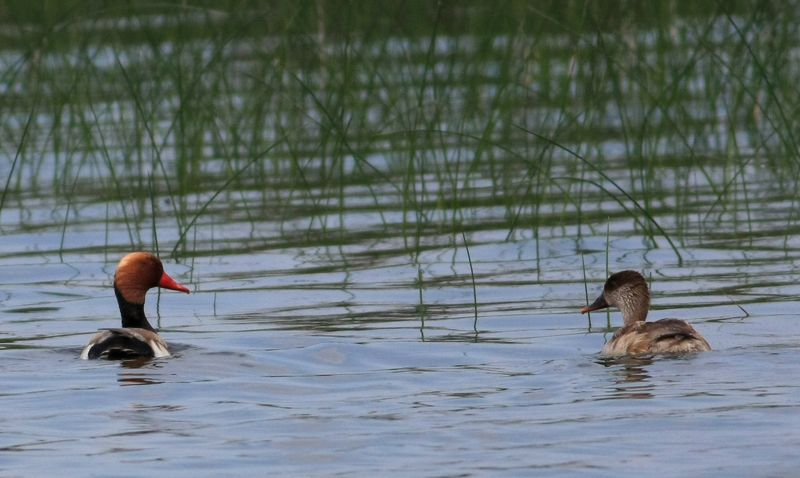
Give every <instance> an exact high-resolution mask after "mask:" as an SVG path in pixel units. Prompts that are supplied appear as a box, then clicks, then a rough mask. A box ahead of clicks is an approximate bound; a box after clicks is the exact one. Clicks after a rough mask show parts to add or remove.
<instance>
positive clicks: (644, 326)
mask: <svg viewBox="0 0 800 478" xmlns="http://www.w3.org/2000/svg"><path fill="white" fill-rule="evenodd" d="M709 350H711V346H710V345H709V344H708V342H707V341H706V339H704V338H703V336H702V335H700V334H699V333H698V332H697V331H696V330H695V329H694V327H692V326H691V325H689V324H688V323H686V322H684V321H683V320H678V319H661V320H657V321H655V322H637V323H635V324H632V325H627V326H625V327H622V328H621V329H619V330H617V332H616V333H615V334H614V337H613V338H612V339H611V341H610V342H608V343H607V344H606V346H605V347H604V348H603V353H604V354H606V355H644V354H662V353H672V354H680V353H690V352H706V351H709Z"/></svg>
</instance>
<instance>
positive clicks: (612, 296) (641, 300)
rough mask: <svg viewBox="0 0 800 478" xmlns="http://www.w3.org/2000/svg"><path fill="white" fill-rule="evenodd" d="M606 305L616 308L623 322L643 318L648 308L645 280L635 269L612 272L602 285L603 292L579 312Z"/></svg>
mask: <svg viewBox="0 0 800 478" xmlns="http://www.w3.org/2000/svg"><path fill="white" fill-rule="evenodd" d="M607 307H616V308H618V309H619V310H620V311H621V312H622V317H623V319H624V320H625V324H628V323H631V322H635V321H639V320H641V321H643V320H645V319H646V318H647V311H648V310H649V309H650V291H649V290H648V289H647V281H645V280H644V277H642V275H641V274H639V273H638V272H636V271H622V272H617V273H616V274H612V275H611V276H610V277H609V278H608V280H607V281H606V284H605V286H603V293H602V294H600V296H599V297H598V298H597V299H596V300H595V301H594V302H592V304H591V305H589V306H586V307H584V308H582V309H581V314H585V313H586V312H591V311H593V310H599V309H605V308H607Z"/></svg>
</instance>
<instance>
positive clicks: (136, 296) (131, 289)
mask: <svg viewBox="0 0 800 478" xmlns="http://www.w3.org/2000/svg"><path fill="white" fill-rule="evenodd" d="M153 287H162V288H164V289H172V290H177V291H180V292H185V293H187V294H188V293H189V289H188V288H186V287H184V286H182V285H181V284H178V283H177V282H175V279H173V278H172V277H170V276H169V275H167V273H166V272H164V266H163V265H162V264H161V261H160V260H159V259H158V257H156V256H154V255H153V254H150V253H149V252H132V253H130V254H128V255H127V256H125V257H123V258H122V260H121V261H119V264H118V265H117V272H116V274H114V288H115V289H117V291H119V294H121V295H122V297H123V298H124V299H125V300H126V301H128V302H130V303H132V304H144V296H145V294H146V293H147V291H148V290H150V289H152V288H153Z"/></svg>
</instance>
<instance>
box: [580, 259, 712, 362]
mask: <svg viewBox="0 0 800 478" xmlns="http://www.w3.org/2000/svg"><path fill="white" fill-rule="evenodd" d="M610 306H613V307H617V308H618V309H619V310H620V311H621V312H622V318H623V320H624V321H625V325H624V326H623V327H622V328H620V329H619V330H617V331H616V332H615V333H614V336H613V337H612V338H611V341H610V342H608V343H607V344H606V345H605V347H603V354H605V355H643V354H661V353H673V354H678V353H689V352H706V351H709V350H711V346H710V345H708V342H707V341H706V339H704V338H703V336H702V335H700V334H699V333H698V332H697V331H696V330H695V329H694V327H692V326H691V325H689V324H687V323H686V322H684V321H682V320H678V319H661V320H657V321H655V322H645V319H646V318H647V312H648V310H649V309H650V291H649V290H648V289H647V282H645V280H644V277H642V275H641V274H639V273H638V272H636V271H622V272H617V273H616V274H612V275H611V277H609V278H608V280H607V281H606V284H605V286H604V287H603V293H602V294H600V297H598V298H597V300H595V301H594V302H593V303H592V305H590V306H587V307H584V308H583V309H581V314H585V313H586V312H590V311H593V310H598V309H605V308H607V307H610Z"/></svg>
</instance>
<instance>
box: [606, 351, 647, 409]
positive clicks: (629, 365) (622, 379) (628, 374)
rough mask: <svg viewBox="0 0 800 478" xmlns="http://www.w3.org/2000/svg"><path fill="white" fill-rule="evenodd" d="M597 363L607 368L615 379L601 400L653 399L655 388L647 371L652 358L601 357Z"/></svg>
mask: <svg viewBox="0 0 800 478" xmlns="http://www.w3.org/2000/svg"><path fill="white" fill-rule="evenodd" d="M597 363H598V364H600V365H602V366H604V367H606V368H607V369H608V372H609V374H610V376H611V378H612V379H613V381H612V383H611V385H610V386H609V387H608V388H607V389H606V393H604V394H603V395H602V396H600V397H598V398H600V399H619V398H625V399H630V398H635V399H646V398H653V393H652V392H653V390H655V386H654V385H653V384H652V383H651V381H650V374H649V373H648V371H647V369H648V366H649V365H651V364H652V363H653V358H652V357H650V356H636V357H632V356H622V357H601V358H599V359H598V360H597Z"/></svg>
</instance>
